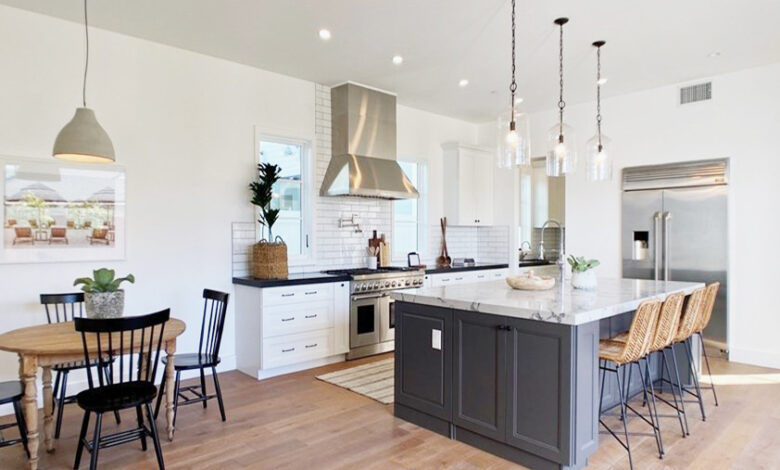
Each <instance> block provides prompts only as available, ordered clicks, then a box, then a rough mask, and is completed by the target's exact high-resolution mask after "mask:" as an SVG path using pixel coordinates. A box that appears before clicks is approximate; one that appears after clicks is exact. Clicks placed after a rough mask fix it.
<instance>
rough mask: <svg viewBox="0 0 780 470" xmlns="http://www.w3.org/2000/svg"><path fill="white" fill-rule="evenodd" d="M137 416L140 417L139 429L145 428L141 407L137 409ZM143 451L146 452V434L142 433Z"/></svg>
mask: <svg viewBox="0 0 780 470" xmlns="http://www.w3.org/2000/svg"><path fill="white" fill-rule="evenodd" d="M135 415H136V416H137V417H138V427H139V428H141V429H143V428H144V415H143V414H142V413H141V405H138V406H136V407H135ZM141 449H142V450H143V451H144V452H146V432H141Z"/></svg>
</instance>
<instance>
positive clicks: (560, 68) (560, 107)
mask: <svg viewBox="0 0 780 470" xmlns="http://www.w3.org/2000/svg"><path fill="white" fill-rule="evenodd" d="M564 23H565V22H561V23H560V27H561V29H560V36H559V40H558V78H559V80H560V92H559V94H558V123H559V129H560V130H559V135H558V140H559V141H561V142H562V141H563V108H565V107H566V102H565V101H563V25H564Z"/></svg>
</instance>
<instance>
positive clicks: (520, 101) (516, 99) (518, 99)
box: [515, 98, 523, 104]
mask: <svg viewBox="0 0 780 470" xmlns="http://www.w3.org/2000/svg"><path fill="white" fill-rule="evenodd" d="M522 102H523V99H522V98H515V104H520V103H522Z"/></svg>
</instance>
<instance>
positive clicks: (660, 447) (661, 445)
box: [638, 357, 666, 459]
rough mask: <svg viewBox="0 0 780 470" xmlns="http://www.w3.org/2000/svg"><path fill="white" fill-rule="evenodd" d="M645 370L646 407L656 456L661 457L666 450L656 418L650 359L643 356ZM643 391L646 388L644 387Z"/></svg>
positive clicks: (656, 409)
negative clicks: (654, 440)
mask: <svg viewBox="0 0 780 470" xmlns="http://www.w3.org/2000/svg"><path fill="white" fill-rule="evenodd" d="M640 361H641V359H640ZM638 365H639V372H640V374H641V373H642V365H641V363H639V364H638ZM645 372H646V373H647V385H648V386H649V387H650V393H649V394H648V395H649V396H650V401H649V402H648V406H647V408H648V410H649V411H650V420H651V421H652V423H653V434H655V436H656V442H657V443H658V458H661V459H662V458H663V456H664V454H665V453H666V452H665V451H664V442H663V438H662V437H661V421H660V420H659V419H658V406H657V403H656V401H655V389H654V388H653V379H652V377H651V376H650V361H648V360H647V357H645ZM642 385H645V384H642ZM645 391H647V390H646V389H645Z"/></svg>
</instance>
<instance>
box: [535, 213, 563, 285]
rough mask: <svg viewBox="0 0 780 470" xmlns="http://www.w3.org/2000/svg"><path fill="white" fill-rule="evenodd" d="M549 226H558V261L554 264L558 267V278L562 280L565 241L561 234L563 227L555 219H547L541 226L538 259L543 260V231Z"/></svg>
mask: <svg viewBox="0 0 780 470" xmlns="http://www.w3.org/2000/svg"><path fill="white" fill-rule="evenodd" d="M550 224H555V225H557V226H558V231H559V232H560V236H559V237H558V242H559V245H558V259H557V260H556V262H555V264H557V265H558V269H560V276H561V280H563V277H564V272H565V271H566V255H565V254H564V251H565V246H566V239H565V236H564V232H563V225H561V223H560V222H558V221H557V220H555V219H548V220H547V221H546V222H545V223H544V224H543V225H542V235H541V240H539V258H540V259H545V257H544V231H545V230H546V229H547V227H548V226H549V225H550Z"/></svg>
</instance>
